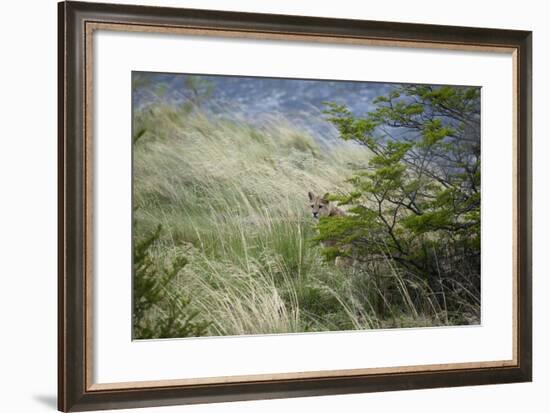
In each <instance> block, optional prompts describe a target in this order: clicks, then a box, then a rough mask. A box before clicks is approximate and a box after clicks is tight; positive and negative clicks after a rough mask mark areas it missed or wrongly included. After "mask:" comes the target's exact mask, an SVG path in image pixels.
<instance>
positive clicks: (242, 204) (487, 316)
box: [59, 1, 532, 411]
mask: <svg viewBox="0 0 550 413" xmlns="http://www.w3.org/2000/svg"><path fill="white" fill-rule="evenodd" d="M531 36H532V34H531V32H526V31H513V30H501V29H498V30H497V29H485V28H467V27H448V26H434V25H421V24H404V23H388V22H375V21H360V20H341V19H329V18H316V17H297V16H282V15H262V14H248V13H234V12H222V11H207V10H189V9H177V8H160V7H143V6H130V5H113V4H94V3H79V2H72V1H71V2H63V3H59V410H61V411H82V410H95V409H114V408H129V407H145V406H161V405H174V404H189V403H210V402H222V401H232V400H252V399H269V398H282V397H300V396H316V395H329V394H343V393H358V392H374V391H389V390H403V389H420V388H435V387H449V386H469V385H481V384H494V383H512V382H524V381H530V380H531V370H532V361H531V340H532V338H531V334H532V333H531V332H532V328H531Z"/></svg>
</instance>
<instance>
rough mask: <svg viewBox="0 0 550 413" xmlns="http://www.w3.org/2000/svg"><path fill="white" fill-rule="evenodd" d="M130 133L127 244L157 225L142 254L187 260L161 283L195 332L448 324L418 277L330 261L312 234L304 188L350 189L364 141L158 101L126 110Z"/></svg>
mask: <svg viewBox="0 0 550 413" xmlns="http://www.w3.org/2000/svg"><path fill="white" fill-rule="evenodd" d="M134 131H135V135H134V166H133V168H134V170H133V177H134V183H133V185H134V200H133V205H134V211H135V212H134V218H135V233H134V237H135V240H139V239H143V238H146V237H147V235H148V234H151V233H152V232H154V231H155V229H156V228H157V227H158V226H159V225H160V226H161V227H162V229H163V230H162V233H161V235H160V238H159V239H158V240H157V241H156V242H155V243H154V244H153V245H152V246H151V249H150V251H149V253H150V255H151V259H152V260H153V261H154V262H155V263H157V265H158V266H159V268H162V267H163V266H166V265H169V264H170V262H173V261H174V260H176V259H177V257H181V256H184V257H185V258H186V260H187V264H186V265H185V266H184V267H183V269H182V270H181V271H179V272H178V274H177V276H176V277H174V279H173V280H172V281H171V282H170V285H169V286H166V291H167V293H168V294H169V295H170V294H172V295H173V296H174V297H184V298H183V299H185V300H186V305H185V311H192V312H193V314H194V319H195V320H198V321H200V322H204V323H205V325H207V326H208V327H207V330H206V332H205V334H207V335H240V334H265V333H289V332H304V331H327V330H348V329H349V330H351V329H365V328H380V327H393V326H404V327H407V326H428V325H430V326H431V325H442V324H446V323H448V318H447V315H446V314H445V309H444V308H439V307H438V306H437V304H434V303H436V302H437V300H433V299H432V297H433V292H431V291H430V289H429V288H428V287H427V286H426V285H424V284H423V283H422V282H421V281H418V282H416V281H411V280H410V279H407V280H406V281H405V279H404V277H402V274H400V273H399V271H398V270H397V269H395V268H392V267H391V265H390V264H389V263H384V262H382V263H380V264H378V267H376V266H374V265H371V266H361V267H360V268H359V267H358V266H352V267H349V268H336V267H335V266H334V265H333V264H332V263H330V262H326V261H325V260H324V258H323V255H322V254H321V248H320V247H319V246H318V245H315V244H314V243H313V242H312V241H311V240H312V238H313V237H315V235H316V228H315V223H314V222H313V220H312V219H311V218H310V214H309V211H308V202H307V192H308V191H310V190H311V191H313V192H316V193H325V192H331V193H345V192H346V191H348V190H350V189H351V188H350V187H349V184H348V183H347V182H346V179H347V178H349V177H350V176H351V175H352V173H353V170H354V169H358V168H362V167H364V166H365V165H366V162H367V161H368V158H369V153H368V152H367V150H366V149H364V148H362V147H359V146H358V145H354V144H341V145H339V146H333V147H329V146H321V145H319V144H317V143H316V142H315V140H314V139H313V138H312V137H311V136H308V135H307V134H305V133H302V132H300V131H297V130H295V129H293V128H292V127H291V126H290V125H287V124H285V122H284V120H282V119H277V118H274V119H273V121H270V122H267V123H266V124H265V125H264V126H263V127H260V128H254V127H252V126H250V125H247V124H245V123H242V122H236V121H232V120H223V119H213V118H209V117H207V116H206V115H205V114H204V113H201V112H200V111H198V110H189V108H177V107H174V106H162V105H160V104H158V105H154V106H151V107H149V108H147V109H144V110H139V111H137V112H136V113H135V114H134ZM382 267H383V270H381V268H382ZM396 296H397V297H399V300H396V299H395V297H396ZM159 312H162V310H161V309H158V308H157V309H152V310H151V311H150V312H149V314H148V317H150V318H151V317H152V318H154V317H155V314H160V313H159ZM182 316H184V315H182Z"/></svg>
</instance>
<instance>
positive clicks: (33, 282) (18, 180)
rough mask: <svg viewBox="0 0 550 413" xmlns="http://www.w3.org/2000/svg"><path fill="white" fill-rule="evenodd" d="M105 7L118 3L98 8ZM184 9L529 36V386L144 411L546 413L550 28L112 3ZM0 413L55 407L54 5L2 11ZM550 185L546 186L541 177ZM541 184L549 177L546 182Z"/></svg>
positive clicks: (512, 11) (442, 5)
mask: <svg viewBox="0 0 550 413" xmlns="http://www.w3.org/2000/svg"><path fill="white" fill-rule="evenodd" d="M103 1H108V2H115V1H112V0H111V1H109V0H103ZM118 2H119V3H128V2H132V3H140V4H150V5H168V6H170V5H171V6H181V7H191V8H209V9H221V10H235V11H253V12H264V13H283V14H298V15H315V16H325V17H342V18H362V19H372V20H388V21H404V22H405V21H406V22H415V23H437V24H451V25H467V26H479V27H496V28H515V29H527V30H533V31H534V103H533V107H534V168H533V169H534V223H533V227H534V260H533V272H534V382H533V383H527V384H515V385H498V386H482V387H465V388H453V389H438V390H420V391H405V392H393V393H377V394H366V395H346V396H331V397H316V398H302V399H285V400H276V401H257V402H246V403H226V404H217V405H200V406H187V407H167V408H152V409H143V410H132V411H144V412H151V413H152V412H159V413H162V412H166V413H168V412H176V411H177V412H184V413H199V412H203V413H207V412H208V413H212V412H228V413H231V412H238V413H247V412H258V411H261V412H280V411H288V412H293V411H303V412H334V411H340V412H364V411H374V412H376V411H383V412H394V411H400V410H403V411H405V410H406V411H407V413H413V412H422V413H431V412H440V411H445V412H446V413H454V412H463V411H481V409H482V408H486V409H490V410H491V411H498V412H501V413H507V412H516V411H520V410H523V411H528V412H534V413H536V412H547V411H548V405H549V404H550V403H549V402H548V398H547V397H545V396H547V394H546V393H547V392H548V389H549V388H550V387H549V386H550V352H549V349H550V324H549V323H548V322H547V320H546V315H548V314H550V299H548V297H547V295H548V294H550V275H548V269H549V268H550V265H549V263H548V262H547V253H546V250H547V248H548V247H547V245H548V244H547V242H546V238H545V233H546V232H547V231H548V230H550V227H549V224H550V220H549V217H550V215H549V214H547V213H545V211H546V210H547V209H548V208H549V207H550V190H548V191H547V188H548V185H547V179H548V178H550V162H547V161H546V154H545V151H546V150H550V139H549V138H548V137H547V136H546V132H547V125H546V122H545V119H546V116H547V115H546V113H547V112H548V111H550V101H549V100H548V98H547V96H546V93H547V92H548V91H550V88H549V86H550V54H549V53H548V47H547V44H548V42H550V26H549V25H548V18H549V17H550V13H548V12H547V11H546V7H545V2H542V1H535V0H523V1H521V2H518V1H517V0H515V1H508V0H500V1H498V0H491V1H484V2H482V1H479V0H475V1H472V0H462V1H460V2H441V1H437V0H417V1H414V2H411V1H407V0H387V1H376V2H359V1H357V0H355V1H354V0H338V1H329V0H301V1H296V0H265V1H261V2H260V1H258V0H256V1H252V0H232V1H231V2H227V1H225V2H224V1H223V0H149V1H147V0H133V1H125V0H118ZM0 4H1V5H0V16H1V17H0V19H1V20H0V46H1V49H0V51H1V53H0V59H1V60H0V61H1V64H0V139H1V140H0V142H1V146H0V189H1V196H0V386H1V387H0V411H6V412H32V413H39V412H51V411H54V410H55V405H56V351H57V350H56V345H57V344H56V282H57V281H56V271H57V269H56V207H57V206H56V168H57V164H56V162H57V161H56V127H57V126H56V110H57V106H56V90H57V80H56V70H57V67H56V65H57V61H56V53H57V51H56V48H57V40H56V36H57V31H56V25H57V11H56V10H57V8H56V1H54V0H46V1H44V0H27V1H19V2H16V1H13V2H2V3H0ZM547 177H548V178H547ZM545 178H546V179H545Z"/></svg>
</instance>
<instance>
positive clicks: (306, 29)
mask: <svg viewBox="0 0 550 413" xmlns="http://www.w3.org/2000/svg"><path fill="white" fill-rule="evenodd" d="M58 13H59V14H58V19H59V33H58V40H59V49H58V53H59V54H58V68H59V71H58V76H59V77H58V93H59V99H58V105H59V110H58V125H59V149H58V158H59V164H58V165H59V169H58V177H59V178H58V179H59V181H58V184H59V186H58V187H59V195H58V205H59V228H58V235H59V241H58V242H59V257H58V266H59V289H58V295H59V310H58V348H59V353H58V363H59V364H58V369H59V374H58V407H59V410H60V411H84V410H95V409H112V408H130V407H146V406H163V405H175V404H192V403H210V402H223V401H234V400H254V399H271V398H285V397H303V396H319V395H331V394H345V393H362V392H375V391H390V390H404V389H421V388H436V387H448V386H470V385H481V384H495V383H514V382H525V381H530V380H531V374H532V355H531V351H532V326H531V322H532V321H531V318H532V311H531V302H532V298H531V297H532V296H531V277H532V276H531V208H532V204H531V134H532V131H531V128H532V126H531V93H532V90H531V70H532V69H531V68H532V65H531V59H532V55H531V54H532V52H531V50H532V49H531V38H532V34H531V32H528V31H513V30H501V29H484V28H468V27H450V26H435V25H424V24H405V23H391V22H377V21H360V20H343V19H328V18H317V17H298V16H283V15H266V14H249V13H236V12H222V11H210V10H189V9H177V8H162V7H144V6H130V5H115V4H94V3H79V2H72V1H71V2H62V3H59V7H58ZM100 28H108V29H109V30H117V31H126V32H154V33H173V34H181V35H186V34H189V33H195V34H197V33H198V34H203V35H209V34H216V35H217V36H227V37H252V38H255V39H284V40H301V41H315V42H331V43H335V44H367V45H383V46H389V47H391V46H403V47H411V48H414V47H421V48H434V49H449V48H450V49H455V50H478V51H482V52H483V51H487V52H499V51H506V52H508V53H512V55H513V58H514V62H515V86H514V87H515V90H514V92H515V111H516V112H515V128H516V130H515V158H514V159H513V160H510V161H511V162H512V161H513V162H514V168H515V177H514V186H515V199H514V202H515V205H514V218H515V223H514V234H515V236H514V238H515V239H514V245H515V251H514V258H515V259H514V263H515V266H514V272H515V274H514V280H515V281H514V282H515V295H514V300H515V301H514V304H515V307H516V313H515V323H514V346H515V347H514V348H515V357H514V360H512V361H511V362H508V361H507V362H487V363H475V362H472V363H462V364H461V365H434V366H423V367H419V366H416V367H415V366H412V367H411V366H408V367H402V368H382V369H363V370H360V369H358V370H356V371H355V370H354V371H351V372H350V371H347V372H346V371H343V372H338V371H331V372H328V373H327V372H324V373H320V372H312V373H304V374H294V375H292V374H290V375H279V376H277V375H274V376H273V377H267V378H266V377H256V378H255V377H251V378H248V379H247V378H239V379H238V380H227V379H223V380H212V381H208V380H207V381H202V382H200V381H197V382H195V383H193V382H189V381H177V380H176V381H159V382H145V383H124V384H121V385H117V384H116V383H115V384H110V385H97V384H94V383H93V380H92V378H93V377H92V370H93V368H92V365H93V360H92V351H91V346H92V344H93V343H92V331H91V317H92V309H91V304H92V301H93V300H92V297H93V291H92V288H91V286H92V283H91V281H92V276H93V274H92V268H91V262H92V258H91V257H92V253H93V251H92V245H93V238H92V237H93V233H92V231H91V228H92V217H93V208H92V206H93V204H92V197H93V193H92V187H93V185H92V183H93V173H92V155H93V153H92V150H91V148H92V146H93V135H92V130H91V128H92V105H91V103H90V102H91V94H92V90H93V89H92V88H93V81H92V80H93V79H92V78H91V77H92V72H91V67H92V63H91V58H92V55H91V51H92V33H93V31H94V30H97V29H100ZM316 373H318V374H316Z"/></svg>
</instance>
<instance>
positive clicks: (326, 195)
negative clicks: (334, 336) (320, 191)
mask: <svg viewBox="0 0 550 413" xmlns="http://www.w3.org/2000/svg"><path fill="white" fill-rule="evenodd" d="M328 196H329V193H328V192H327V193H326V194H325V195H323V200H324V201H326V202H328Z"/></svg>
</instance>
